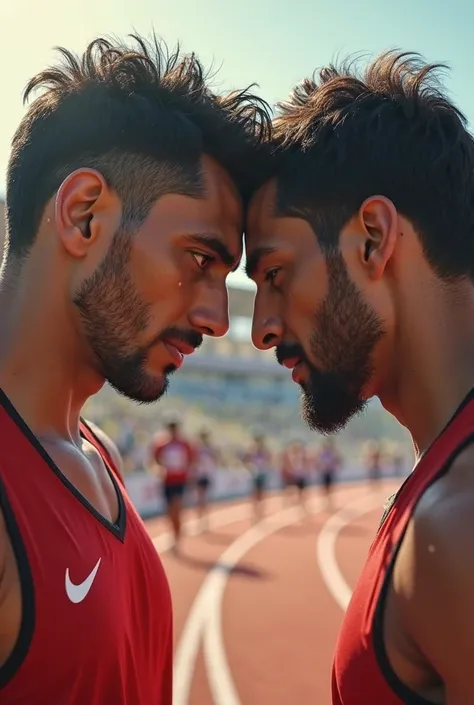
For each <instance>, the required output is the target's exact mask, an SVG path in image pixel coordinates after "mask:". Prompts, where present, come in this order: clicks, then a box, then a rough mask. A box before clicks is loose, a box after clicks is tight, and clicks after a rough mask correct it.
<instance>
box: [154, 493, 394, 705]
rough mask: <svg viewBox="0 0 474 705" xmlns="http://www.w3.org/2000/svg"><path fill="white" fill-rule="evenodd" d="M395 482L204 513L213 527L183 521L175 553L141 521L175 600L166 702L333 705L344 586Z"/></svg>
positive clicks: (157, 525)
mask: <svg viewBox="0 0 474 705" xmlns="http://www.w3.org/2000/svg"><path fill="white" fill-rule="evenodd" d="M400 482H401V481H400V480H399V481H398V482H397V481H386V480H384V481H383V482H381V483H380V484H379V485H378V486H377V487H375V488H373V487H369V486H368V485H367V484H365V483H357V484H352V485H349V484H348V485H338V486H336V488H335V496H334V506H333V507H332V508H331V509H327V508H326V507H324V504H323V503H322V501H321V498H320V496H319V492H318V490H317V489H314V490H312V491H311V493H310V494H309V502H308V505H309V506H308V510H309V511H308V516H307V517H304V516H302V514H301V510H300V509H299V508H297V507H295V506H292V505H291V503H290V502H289V501H288V499H286V498H284V497H282V496H281V495H279V494H273V495H271V496H270V497H269V498H268V499H267V500H266V513H267V518H265V519H264V520H263V521H262V522H259V523H258V524H255V523H253V522H252V520H251V518H252V514H251V506H250V504H249V503H248V502H242V501H239V502H230V503H226V504H220V505H216V506H214V507H212V509H211V513H210V530H209V531H208V532H206V533H199V531H198V527H197V524H196V521H195V519H194V514H193V512H192V511H189V512H188V513H187V514H186V515H185V531H186V536H185V538H184V539H183V545H182V550H181V554H180V555H179V556H174V555H173V554H172V553H171V552H170V551H169V548H170V536H169V534H168V531H167V528H168V527H167V525H166V523H165V521H164V520H163V519H161V518H160V519H154V520H151V521H148V522H147V526H148V530H149V532H150V535H151V536H152V537H153V540H154V543H155V546H156V548H157V550H158V551H159V552H160V554H161V555H162V560H163V564H164V566H165V570H166V572H167V575H168V578H169V581H170V585H171V591H172V595H173V606H174V621H175V676H174V678H175V688H174V700H173V705H262V704H264V703H271V705H288V703H298V705H314V703H317V704H318V705H330V697H329V683H330V672H331V660H332V653H333V649H334V644H335V640H336V637H337V632H338V629H339V625H340V622H341V618H342V615H343V610H344V609H345V607H346V605H347V602H348V599H349V597H350V594H351V586H353V585H354V582H355V580H356V577H357V574H358V572H359V570H360V568H361V565H362V563H363V561H364V558H365V555H366V552H367V549H368V547H369V544H370V542H371V540H372V538H373V536H374V533H375V531H376V528H377V525H378V522H379V520H380V517H381V514H382V505H383V503H384V501H385V499H386V498H387V496H388V495H389V494H391V493H392V492H394V491H395V490H396V489H397V487H398V486H399V485H400Z"/></svg>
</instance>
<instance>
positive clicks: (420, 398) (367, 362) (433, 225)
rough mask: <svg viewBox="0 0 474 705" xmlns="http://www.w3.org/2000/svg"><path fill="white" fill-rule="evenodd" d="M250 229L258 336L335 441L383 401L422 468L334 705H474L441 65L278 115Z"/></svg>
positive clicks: (463, 317)
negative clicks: (373, 402) (372, 402)
mask: <svg viewBox="0 0 474 705" xmlns="http://www.w3.org/2000/svg"><path fill="white" fill-rule="evenodd" d="M273 126H274V134H273V146H274V148H275V161H274V169H273V174H271V175H270V176H269V178H268V179H267V180H266V181H265V183H264V184H263V185H262V187H261V188H260V189H259V190H258V192H257V193H256V194H255V196H254V198H253V201H252V203H251V206H250V212H249V217H248V222H247V227H246V252H247V267H248V270H249V274H250V275H251V276H252V278H253V279H254V280H255V281H256V283H257V294H256V299H255V310H254V323H253V341H254V344H255V345H256V346H257V347H258V348H261V349H269V348H271V347H274V348H275V349H276V354H277V358H278V361H279V362H280V363H281V364H283V365H285V366H286V367H288V368H290V369H291V370H292V376H293V380H294V381H295V382H296V383H297V384H298V385H299V386H300V387H301V390H302V397H303V412H304V416H305V418H306V421H307V422H308V424H309V425H310V426H311V427H312V428H313V429H317V430H319V431H321V432H323V433H332V432H335V431H337V430H339V429H341V428H342V427H343V426H345V424H346V423H347V422H348V421H349V419H350V418H352V417H353V416H354V415H356V414H359V413H360V412H361V411H362V410H363V409H364V407H365V406H366V403H367V401H368V400H369V399H370V398H371V397H373V396H378V397H379V398H380V400H381V402H382V404H383V405H384V407H385V408H386V409H387V410H388V411H390V412H391V413H392V414H393V415H394V416H396V417H397V418H398V419H399V421H400V422H401V423H402V424H404V425H405V426H406V427H407V429H408V430H409V431H410V433H411V435H412V438H413V443H414V446H415V448H416V453H417V456H418V457H417V464H416V466H415V469H414V471H413V473H412V474H411V476H410V477H409V478H408V479H407V481H406V482H405V483H404V484H403V485H402V487H401V489H400V491H399V493H398V495H397V497H396V499H395V501H394V502H393V504H392V506H391V508H388V509H387V511H386V514H385V517H384V519H383V521H382V524H381V527H380V529H379V531H378V534H377V536H376V538H375V540H374V542H373V544H372V546H371V550H370V553H369V556H368V558H367V563H366V566H365V567H364V569H363V571H362V574H361V577H360V580H359V582H358V584H357V586H356V588H355V592H354V595H353V598H352V601H351V604H350V605H349V608H348V610H347V613H346V615H345V619H344V624H343V626H342V631H341V634H340V638H339V643H338V646H337V649H336V654H335V662H334V672H333V686H332V700H333V703H334V705H398V704H399V703H417V704H418V705H428V704H430V703H432V704H434V703H442V702H443V703H446V704H447V705H460V704H461V703H472V702H474V680H473V677H472V661H473V656H474V617H473V614H474V611H473V609H472V606H473V597H472V596H473V594H474V569H473V562H472V561H471V560H470V556H471V553H472V546H473V545H474V523H473V521H472V516H473V512H474V481H473V472H472V470H473V464H474V445H473V441H474V393H473V386H474V362H473V361H474V323H473V321H474V237H473V232H474V143H473V139H472V137H471V135H470V134H469V132H468V130H467V129H466V121H465V119H464V117H463V116H462V114H461V113H460V112H459V110H458V109H457V108H455V107H454V105H453V104H452V103H451V102H450V101H449V100H448V98H447V97H446V96H445V94H444V91H443V89H442V87H441V86H440V84H439V82H438V81H437V80H436V67H435V66H429V65H425V64H424V63H423V62H422V61H420V59H419V58H418V57H417V56H416V55H415V56H413V55H410V54H398V53H396V52H388V53H386V54H384V55H382V56H380V57H378V58H376V59H375V60H374V61H373V62H372V63H371V64H370V65H369V66H368V67H367V68H366V70H365V71H364V72H358V71H357V65H356V64H354V63H351V62H348V63H347V64H345V65H342V66H341V67H335V66H329V67H327V68H324V69H322V70H321V71H320V72H319V75H315V77H314V78H313V79H308V80H306V81H305V82H303V83H302V84H301V85H300V86H298V87H297V88H296V89H295V91H294V93H293V95H292V97H291V98H290V99H289V101H288V102H286V103H285V104H283V105H282V106H280V111H279V115H278V116H277V118H276V119H275V120H274V124H273Z"/></svg>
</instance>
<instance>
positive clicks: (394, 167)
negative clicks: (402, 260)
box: [272, 51, 474, 279]
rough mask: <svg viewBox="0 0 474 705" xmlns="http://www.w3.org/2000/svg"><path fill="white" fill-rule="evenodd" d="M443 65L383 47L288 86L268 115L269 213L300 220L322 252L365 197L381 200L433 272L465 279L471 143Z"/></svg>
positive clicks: (473, 181)
mask: <svg viewBox="0 0 474 705" xmlns="http://www.w3.org/2000/svg"><path fill="white" fill-rule="evenodd" d="M444 68H445V67H444V66H443V65H438V64H436V65H428V64H425V63H424V62H423V61H422V60H421V59H420V57H419V55H418V54H414V53H404V52H395V51H389V52H386V53H384V54H382V55H380V56H378V57H377V58H375V60H373V61H372V62H371V63H369V64H368V65H367V66H366V67H365V68H364V69H363V70H358V65H357V62H356V61H346V62H344V63H342V65H341V66H336V65H330V66H327V67H325V68H323V69H321V70H319V72H318V73H317V74H315V75H314V76H313V78H311V79H307V80H305V81H303V82H302V83H301V84H300V85H298V86H297V87H296V88H295V90H294V92H293V93H292V95H291V96H290V98H289V100H288V101H287V102H283V103H280V104H279V105H278V108H277V116H276V118H275V119H274V121H273V136H272V139H273V144H274V147H275V153H276V155H277V157H278V159H277V160H276V161H275V166H274V171H273V175H274V176H276V177H277V208H278V211H279V213H281V214H282V215H283V214H287V215H297V216H301V217H303V218H305V219H306V220H308V222H310V224H311V225H312V227H313V229H314V231H315V233H316V234H317V237H318V239H319V241H320V243H321V246H322V248H323V249H325V250H326V251H327V252H329V251H335V250H337V247H338V239H339V233H340V231H341V229H342V228H343V226H344V225H345V224H346V223H347V222H348V220H349V219H350V218H351V217H352V216H354V215H355V214H356V213H357V211H358V209H359V208H360V206H361V205H362V203H363V202H364V200H365V199H366V198H368V197H370V196H373V195H383V196H386V197H387V198H389V199H391V200H392V201H393V203H394V205H395V207H396V208H397V210H398V211H399V212H400V213H401V214H402V215H403V216H405V217H406V218H407V219H408V220H410V221H411V222H412V223H413V226H414V228H415V229H416V231H417V233H418V236H419V238H420V241H421V243H422V246H423V249H424V253H425V256H426V257H427V259H428V261H429V262H430V264H431V266H432V268H433V269H434V271H435V272H436V273H437V274H438V276H440V277H442V278H446V279H457V278H461V277H469V278H471V279H474V143H473V139H472V136H471V134H470V133H469V132H468V130H467V124H466V119H465V117H464V115H463V114H462V113H461V112H460V111H459V110H458V109H457V108H456V107H455V106H454V105H453V104H452V102H451V101H450V100H448V98H447V97H446V94H445V92H444V90H443V88H442V86H441V84H440V81H439V70H440V69H444Z"/></svg>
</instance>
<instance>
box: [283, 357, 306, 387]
mask: <svg viewBox="0 0 474 705" xmlns="http://www.w3.org/2000/svg"><path fill="white" fill-rule="evenodd" d="M281 364H282V365H283V367H287V368H288V369H289V370H293V372H292V374H291V377H292V379H293V382H296V383H297V384H300V383H301V382H302V377H301V373H302V371H303V365H304V360H302V359H301V358H300V357H287V358H286V359H285V360H282V362H281Z"/></svg>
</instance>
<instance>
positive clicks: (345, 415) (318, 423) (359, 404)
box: [301, 389, 367, 435]
mask: <svg viewBox="0 0 474 705" xmlns="http://www.w3.org/2000/svg"><path fill="white" fill-rule="evenodd" d="M344 402H345V403H342V401H341V403H340V404H338V403H337V402H336V400H335V399H333V400H331V401H330V400H328V402H327V403H326V404H322V403H316V400H315V399H314V397H311V396H310V395H308V394H307V393H306V392H305V390H304V389H303V392H302V396H301V416H302V419H303V421H304V423H305V424H306V425H307V426H308V427H309V428H310V429H311V430H312V431H316V432H317V433H321V434H323V435H333V434H335V433H339V431H342V430H343V429H344V428H345V427H346V426H347V424H348V423H349V422H350V421H352V419H354V418H355V417H357V416H359V415H360V414H362V413H363V411H364V410H365V407H366V405H367V402H366V401H364V400H360V399H357V400H355V399H353V400H351V401H349V400H348V399H346V400H344Z"/></svg>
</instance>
